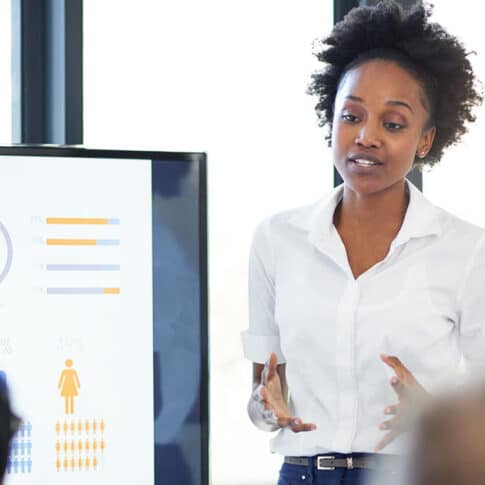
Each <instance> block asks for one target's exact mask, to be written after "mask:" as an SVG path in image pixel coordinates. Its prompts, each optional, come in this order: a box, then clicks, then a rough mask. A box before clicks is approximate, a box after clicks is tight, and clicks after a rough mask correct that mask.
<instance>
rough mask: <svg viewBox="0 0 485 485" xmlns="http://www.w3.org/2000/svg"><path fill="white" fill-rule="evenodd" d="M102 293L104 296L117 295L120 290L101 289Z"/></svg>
mask: <svg viewBox="0 0 485 485" xmlns="http://www.w3.org/2000/svg"><path fill="white" fill-rule="evenodd" d="M103 293H104V294H105V295H119V294H120V289H119V288H103Z"/></svg>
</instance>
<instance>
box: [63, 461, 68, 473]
mask: <svg viewBox="0 0 485 485" xmlns="http://www.w3.org/2000/svg"><path fill="white" fill-rule="evenodd" d="M63 465H64V471H66V470H67V467H68V466H69V463H68V461H67V458H64V463H63Z"/></svg>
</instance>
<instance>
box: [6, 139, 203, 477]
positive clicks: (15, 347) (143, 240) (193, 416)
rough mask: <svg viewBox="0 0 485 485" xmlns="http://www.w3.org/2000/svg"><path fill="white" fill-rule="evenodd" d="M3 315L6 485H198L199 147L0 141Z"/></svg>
mask: <svg viewBox="0 0 485 485" xmlns="http://www.w3.org/2000/svg"><path fill="white" fill-rule="evenodd" d="M0 321H1V322H2V324H1V326H0V381H2V382H3V383H6V385H7V387H8V388H9V391H10V394H11V398H12V404H13V407H14V410H15V412H16V413H17V414H18V415H19V416H20V417H21V419H22V422H21V425H20V428H19V430H18V432H17V433H16V435H15V437H14V439H13V440H12V443H11V446H10V453H9V457H8V462H7V478H6V483H7V484H16V483H21V482H22V483H27V482H28V483H32V484H45V483H56V480H57V482H58V483H67V481H68V480H70V479H74V476H73V475H77V476H78V477H77V478H76V479H75V481H76V483H80V484H81V483H86V484H88V483H89V484H90V485H96V484H97V483H99V484H100V485H101V484H103V485H104V484H107V483H116V484H117V485H125V484H126V485H133V483H143V484H156V485H159V484H168V483H173V484H177V485H192V484H194V485H199V484H202V485H207V484H208V344H207V341H208V330H207V227H206V156H205V154H204V153H173V152H148V151H125V150H91V149H84V148H71V147H50V146H39V147H34V146H8V147H0ZM71 477H72V478H71ZM26 480H27V482H26Z"/></svg>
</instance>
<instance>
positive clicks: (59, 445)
mask: <svg viewBox="0 0 485 485" xmlns="http://www.w3.org/2000/svg"><path fill="white" fill-rule="evenodd" d="M56 451H57V453H59V452H60V451H61V444H60V443H59V441H56Z"/></svg>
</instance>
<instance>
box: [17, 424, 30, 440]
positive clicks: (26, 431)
mask: <svg viewBox="0 0 485 485" xmlns="http://www.w3.org/2000/svg"><path fill="white" fill-rule="evenodd" d="M31 435H32V424H31V423H30V421H27V422H25V421H22V422H21V423H20V426H19V429H18V431H17V433H16V436H20V437H21V438H24V437H26V438H30V436H31Z"/></svg>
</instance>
